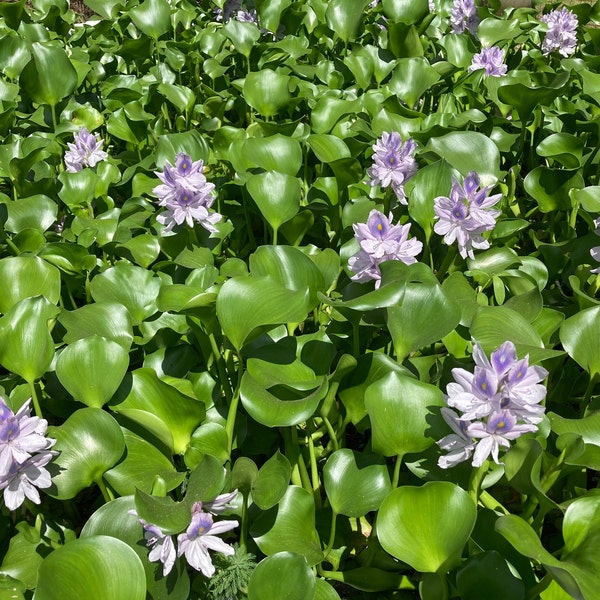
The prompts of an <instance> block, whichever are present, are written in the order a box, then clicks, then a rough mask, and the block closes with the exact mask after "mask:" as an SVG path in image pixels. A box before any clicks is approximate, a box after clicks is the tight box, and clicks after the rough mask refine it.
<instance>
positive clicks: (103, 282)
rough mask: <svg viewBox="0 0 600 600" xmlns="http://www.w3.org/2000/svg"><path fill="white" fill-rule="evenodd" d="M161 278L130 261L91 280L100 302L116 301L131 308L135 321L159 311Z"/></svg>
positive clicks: (95, 295) (128, 308) (96, 299)
mask: <svg viewBox="0 0 600 600" xmlns="http://www.w3.org/2000/svg"><path fill="white" fill-rule="evenodd" d="M159 291H160V279H159V278H158V277H155V276H153V274H152V272H151V271H147V270H146V269H143V268H142V267H136V266H134V265H129V264H126V263H118V264H117V265H116V266H114V267H110V268H109V269H106V271H103V272H102V273H100V274H99V275H96V276H95V277H94V278H93V279H92V281H91V282H90V293H91V294H92V298H94V300H95V301H96V302H116V303H117V304H122V305H123V306H125V308H127V310H128V311H129V314H130V315H131V317H132V318H133V319H134V323H136V324H138V323H141V322H142V321H143V320H144V319H146V318H147V317H149V316H150V315H153V314H154V313H155V312H156V310H157V309H156V298H157V296H158V293H159Z"/></svg>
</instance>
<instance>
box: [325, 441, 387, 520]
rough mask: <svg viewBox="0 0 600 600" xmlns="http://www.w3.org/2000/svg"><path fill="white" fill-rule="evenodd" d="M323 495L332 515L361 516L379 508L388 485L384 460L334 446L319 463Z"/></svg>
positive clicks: (378, 456) (380, 457)
mask: <svg viewBox="0 0 600 600" xmlns="http://www.w3.org/2000/svg"><path fill="white" fill-rule="evenodd" d="M323 481H324V484H325V491H326V492H327V498H329V502H330V503H331V508H332V510H333V511H334V512H335V514H336V515H346V516H347V517H362V516H364V515H366V514H367V513H368V512H371V511H376V510H379V507H380V506H381V503H382V502H383V499H384V498H385V497H386V496H387V495H388V493H389V492H390V491H391V489H392V485H391V482H390V475H389V473H388V470H387V466H386V463H385V460H384V459H383V457H382V456H380V455H377V454H361V453H358V452H355V451H353V450H350V449H348V448H342V449H340V450H336V451H335V452H334V453H333V454H332V455H331V456H330V457H329V458H328V460H327V462H326V463H325V466H324V467H323Z"/></svg>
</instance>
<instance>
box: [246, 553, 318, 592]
mask: <svg viewBox="0 0 600 600" xmlns="http://www.w3.org/2000/svg"><path fill="white" fill-rule="evenodd" d="M315 588H316V580H315V576H314V573H313V572H312V570H311V568H310V566H309V565H308V563H307V562H306V558H304V556H300V555H299V554H294V553H293V552H277V553H276V554H273V555H271V556H267V558H265V559H263V560H261V561H260V563H258V565H257V566H256V568H255V569H254V571H253V572H252V575H251V577H250V581H249V582H248V600H273V599H274V598H277V600H313V598H314V597H315Z"/></svg>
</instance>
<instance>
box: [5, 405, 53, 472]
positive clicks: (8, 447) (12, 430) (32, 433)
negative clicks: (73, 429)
mask: <svg viewBox="0 0 600 600" xmlns="http://www.w3.org/2000/svg"><path fill="white" fill-rule="evenodd" d="M30 403H31V400H29V401H27V402H26V403H25V404H23V406H22V407H21V408H20V409H19V411H18V412H17V414H14V413H13V412H12V410H10V408H9V407H8V406H7V404H6V402H5V401H4V399H3V398H0V477H3V476H5V475H7V474H8V473H9V472H11V469H12V468H13V466H14V465H18V464H22V463H24V462H25V461H27V460H28V459H29V458H30V457H31V456H32V455H33V454H35V453H36V452H41V451H44V450H48V449H50V448H51V447H52V446H53V445H54V443H55V442H56V440H53V439H51V438H47V437H45V434H46V428H47V427H48V422H47V421H46V420H45V419H40V418H39V417H36V416H33V417H32V416H30V413H31V407H30Z"/></svg>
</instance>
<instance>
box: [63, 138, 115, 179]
mask: <svg viewBox="0 0 600 600" xmlns="http://www.w3.org/2000/svg"><path fill="white" fill-rule="evenodd" d="M102 144H104V140H101V139H100V138H99V137H97V135H92V134H91V133H90V132H89V131H88V130H87V129H86V128H85V127H82V128H81V129H80V130H79V131H78V132H77V133H75V135H74V136H73V143H71V142H67V146H68V147H69V149H68V150H67V152H65V167H66V171H67V173H76V172H78V171H81V170H82V169H83V167H94V166H96V165H97V164H98V163H99V162H100V161H103V160H104V159H105V158H107V157H108V154H107V153H106V152H104V150H102Z"/></svg>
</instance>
